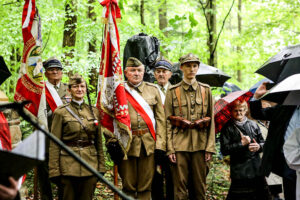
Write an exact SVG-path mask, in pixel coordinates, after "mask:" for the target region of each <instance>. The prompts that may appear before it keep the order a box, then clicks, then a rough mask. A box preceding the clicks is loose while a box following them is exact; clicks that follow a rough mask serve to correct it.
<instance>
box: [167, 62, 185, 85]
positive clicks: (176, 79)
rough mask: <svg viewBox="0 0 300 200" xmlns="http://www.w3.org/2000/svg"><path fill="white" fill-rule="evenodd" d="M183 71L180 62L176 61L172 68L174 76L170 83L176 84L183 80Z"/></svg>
mask: <svg viewBox="0 0 300 200" xmlns="http://www.w3.org/2000/svg"><path fill="white" fill-rule="evenodd" d="M182 77H183V73H182V71H181V70H180V63H174V65H173V68H172V76H171V78H170V80H169V81H170V83H171V84H173V85H175V84H177V83H179V82H180V81H181V80H182Z"/></svg>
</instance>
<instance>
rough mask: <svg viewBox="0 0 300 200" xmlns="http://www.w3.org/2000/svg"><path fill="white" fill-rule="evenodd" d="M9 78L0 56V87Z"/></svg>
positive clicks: (8, 72) (9, 74)
mask: <svg viewBox="0 0 300 200" xmlns="http://www.w3.org/2000/svg"><path fill="white" fill-rule="evenodd" d="M10 76H11V73H10V71H9V69H8V68H7V66H6V64H5V62H4V59H3V57H2V56H0V85H1V84H2V83H3V82H4V81H5V80H6V79H8V78H9V77H10Z"/></svg>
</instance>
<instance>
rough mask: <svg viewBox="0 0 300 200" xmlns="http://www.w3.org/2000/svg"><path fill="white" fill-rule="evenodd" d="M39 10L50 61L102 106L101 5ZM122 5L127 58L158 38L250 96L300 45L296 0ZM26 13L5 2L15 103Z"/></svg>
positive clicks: (17, 3) (2, 37)
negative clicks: (272, 62) (136, 43)
mask: <svg viewBox="0 0 300 200" xmlns="http://www.w3.org/2000/svg"><path fill="white" fill-rule="evenodd" d="M36 4H37V7H38V9H39V13H40V16H41V19H42V38H43V53H42V58H43V60H46V59H48V58H49V57H51V56H56V57H57V58H59V59H61V60H62V62H63V63H64V66H65V69H64V73H65V76H64V78H63V81H65V82H66V81H67V79H68V76H67V75H68V72H70V71H72V72H79V73H81V74H83V75H84V76H85V77H86V78H88V80H89V85H90V87H92V89H93V90H92V91H93V93H92V95H93V96H92V99H94V100H95V98H93V97H95V96H96V85H97V77H98V69H99V63H100V46H101V41H102V36H103V24H102V23H101V16H102V9H103V8H102V6H101V5H100V4H99V3H98V1H97V0H36ZM119 6H120V8H121V14H122V20H121V22H120V23H118V27H119V34H120V46H121V56H123V50H124V46H125V44H126V41H127V39H129V38H130V37H131V36H133V35H135V34H138V33H140V32H144V33H146V34H148V35H152V36H155V37H157V38H158V39H159V41H160V43H161V52H162V54H163V55H164V56H165V57H166V58H168V59H169V60H171V61H172V62H178V59H179V57H180V56H182V55H184V54H187V53H189V52H192V53H194V54H196V55H198V56H199V58H200V60H201V61H202V62H203V63H205V64H209V65H212V66H215V67H218V68H219V69H221V70H223V71H224V72H226V73H227V74H229V75H230V76H232V78H231V79H230V80H229V82H231V83H235V84H237V85H238V86H240V87H241V88H242V89H244V90H248V89H249V88H250V87H251V86H252V85H253V84H254V83H256V82H257V81H258V80H260V79H261V78H262V77H261V76H260V75H258V74H255V73H254V72H255V71H256V69H258V68H259V67H260V66H261V65H262V64H263V63H264V62H265V61H267V59H268V58H270V57H271V56H272V55H275V54H276V53H277V52H279V51H280V50H281V49H282V48H283V47H285V46H287V45H294V44H297V43H299V40H300V36H299V33H300V26H299V24H300V23H299V22H300V17H299V13H300V2H299V1H296V0H206V1H204V0H119ZM22 9H23V1H22V0H0V55H2V56H3V57H4V60H5V61H6V63H7V65H8V67H9V69H10V71H11V72H12V76H11V77H10V78H9V79H8V80H7V81H6V82H5V83H4V84H2V85H1V87H0V89H1V90H2V91H4V92H5V93H6V95H7V96H8V97H9V99H10V100H13V95H14V92H15V86H16V82H17V79H18V70H19V68H20V59H21V56H22V49H23V39H22V31H21V18H22ZM121 60H122V57H121ZM216 163H217V162H215V164H216ZM212 170H214V168H212ZM222 170H223V169H221V171H220V172H219V173H220V174H219V176H220V177H217V178H216V177H211V180H212V181H211V182H213V180H215V179H218V178H219V179H222V178H223V179H222V180H223V181H224V184H223V183H222V181H221V182H220V181H217V182H216V183H217V184H215V186H214V187H213V189H214V190H215V188H217V187H216V186H218V185H219V186H222V188H223V189H221V190H220V191H211V194H212V199H215V198H217V199H218V198H219V196H220V195H219V194H220V193H222V194H223V192H224V191H225V189H224V188H226V187H227V186H228V183H225V182H226V180H224V177H223V171H222ZM226 170H227V171H228V169H226ZM216 171H219V168H218V170H216ZM210 174H211V173H210ZM213 176H214V175H213ZM216 176H217V175H216ZM214 195H215V196H214ZM220 198H221V197H220ZM221 199H222V198H221Z"/></svg>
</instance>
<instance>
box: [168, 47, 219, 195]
mask: <svg viewBox="0 0 300 200" xmlns="http://www.w3.org/2000/svg"><path fill="white" fill-rule="evenodd" d="M179 61H180V64H181V66H180V69H181V71H182V72H183V80H182V81H181V82H180V83H178V84H176V85H174V86H172V87H170V88H169V90H168V91H167V95H166V101H165V114H166V118H167V155H168V156H169V159H170V161H171V162H172V163H173V165H172V166H171V171H172V174H173V182H174V196H175V197H174V199H180V200H181V199H189V198H191V199H201V200H202V199H205V187H206V175H207V173H208V163H207V162H208V161H210V160H211V157H212V154H213V153H214V152H215V128H214V114H213V100H212V95H211V91H210V88H209V86H208V85H206V84H202V83H200V82H197V81H196V78H195V77H196V73H197V71H198V69H199V64H200V61H199V58H198V57H196V56H195V55H193V54H191V53H189V54H187V55H185V56H182V57H181V58H180V59H179ZM170 116H176V117H182V119H184V120H185V122H189V123H190V124H189V126H187V127H186V128H182V127H181V125H178V124H173V125H172V124H171V121H170V118H169V117H170ZM205 117H206V118H207V117H210V119H211V121H210V124H206V125H204V127H203V126H202V127H198V126H194V124H196V122H197V121H198V120H199V119H204V118H205ZM184 120H181V121H180V122H181V123H182V122H183V121H184Z"/></svg>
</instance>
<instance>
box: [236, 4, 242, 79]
mask: <svg viewBox="0 0 300 200" xmlns="http://www.w3.org/2000/svg"><path fill="white" fill-rule="evenodd" d="M241 13H242V0H239V3H238V15H237V17H238V18H237V19H238V33H239V34H241V33H242V16H241ZM236 50H237V53H238V54H240V53H241V51H242V48H241V46H240V45H237V47H236ZM237 66H238V67H239V66H240V63H239V61H238V63H237ZM237 80H238V81H239V82H242V71H241V70H240V69H238V70H237Z"/></svg>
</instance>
